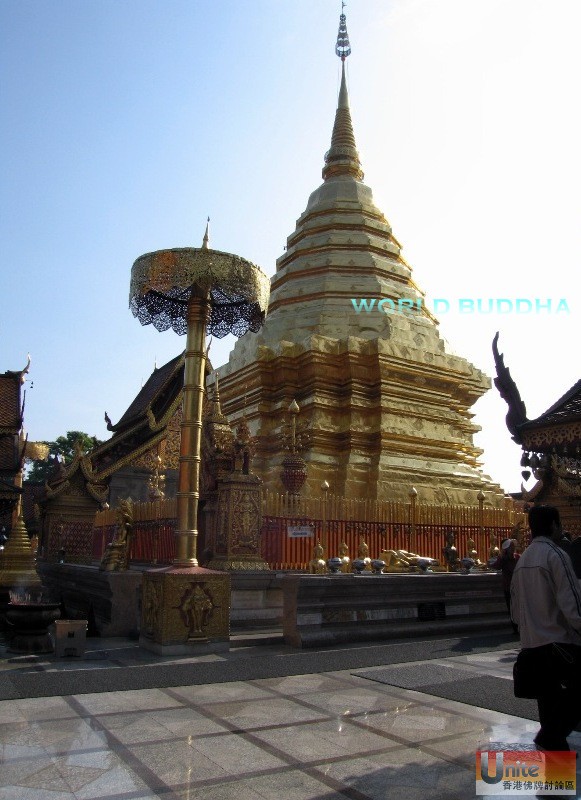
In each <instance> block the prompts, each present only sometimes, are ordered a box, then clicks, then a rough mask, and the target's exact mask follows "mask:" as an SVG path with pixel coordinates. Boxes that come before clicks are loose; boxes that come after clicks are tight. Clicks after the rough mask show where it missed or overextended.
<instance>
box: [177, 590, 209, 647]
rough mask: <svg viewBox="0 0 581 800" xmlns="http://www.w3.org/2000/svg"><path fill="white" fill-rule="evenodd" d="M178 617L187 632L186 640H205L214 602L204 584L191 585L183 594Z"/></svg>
mask: <svg viewBox="0 0 581 800" xmlns="http://www.w3.org/2000/svg"><path fill="white" fill-rule="evenodd" d="M178 609H179V612H180V616H181V618H182V621H183V623H184V625H185V626H186V628H187V631H188V637H187V638H188V639H198V640H199V639H206V638H207V637H206V636H205V634H204V630H205V629H206V628H207V627H208V624H209V622H210V618H211V616H212V612H213V611H214V602H213V600H212V595H211V593H210V590H209V588H208V587H207V586H206V584H204V583H191V584H190V585H189V586H188V587H187V589H186V591H185V592H184V594H183V596H182V598H181V602H180V605H179V606H178Z"/></svg>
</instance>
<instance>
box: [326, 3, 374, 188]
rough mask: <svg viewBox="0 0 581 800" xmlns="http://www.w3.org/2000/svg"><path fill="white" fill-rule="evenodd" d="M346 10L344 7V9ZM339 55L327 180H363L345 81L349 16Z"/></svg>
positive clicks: (343, 27)
mask: <svg viewBox="0 0 581 800" xmlns="http://www.w3.org/2000/svg"><path fill="white" fill-rule="evenodd" d="M343 7H344V5H343ZM335 53H336V54H337V55H338V56H339V58H340V59H341V88H340V89H339V100H338V103H337V111H336V113H335V123H334V125H333V133H332V135H331V148H330V150H329V151H328V152H327V153H326V154H325V166H324V168H323V178H324V179H325V180H326V181H327V180H329V178H334V177H335V176H337V175H352V176H353V177H354V178H355V179H356V180H358V181H361V180H363V177H364V176H363V170H362V169H361V162H360V161H359V153H358V152H357V147H356V145H355V134H354V133H353V123H352V121H351V111H350V109H349V93H348V91H347V81H346V79H345V59H346V58H347V56H349V55H350V54H351V46H350V44H349V35H348V34H347V20H346V17H345V14H341V16H340V18H339V33H338V34H337V44H336V45H335Z"/></svg>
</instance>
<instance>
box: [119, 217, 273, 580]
mask: <svg viewBox="0 0 581 800" xmlns="http://www.w3.org/2000/svg"><path fill="white" fill-rule="evenodd" d="M207 241H208V230H207V228H206V236H205V237H204V245H203V246H202V247H201V248H194V247H183V248H175V249H172V250H157V251H156V252H153V253H146V254H145V255H143V256H140V258H138V259H137V260H136V261H135V263H134V264H133V267H132V269H131V288H130V291H129V306H130V308H131V310H132V312H133V314H134V315H135V316H136V317H137V318H138V319H139V321H140V322H141V324H142V325H149V324H152V325H154V326H155V327H156V328H157V330H158V331H165V330H168V328H172V329H173V330H174V331H175V332H176V333H178V334H184V333H187V341H186V355H185V365H184V390H183V414H182V423H181V438H180V466H179V476H178V492H177V504H178V509H177V511H178V520H177V530H176V537H177V542H176V544H177V548H176V550H177V553H176V564H178V565H184V566H197V565H198V561H197V558H196V553H197V537H198V531H197V517H198V500H199V483H200V448H201V429H202V398H203V393H204V376H205V361H206V354H205V340H206V331H207V332H208V333H210V334H212V335H213V336H216V337H218V338H222V337H224V336H226V335H227V334H228V333H233V334H234V335H236V336H242V335H243V334H245V333H246V332H247V331H254V332H256V331H258V330H260V327H261V326H262V323H263V321H264V317H265V315H266V309H267V307H268V298H269V294H270V281H269V279H268V277H267V275H265V274H264V272H262V270H261V269H260V268H259V267H257V266H256V265H255V264H252V263H251V262H250V261H246V259H244V258H241V257H240V256H237V255H233V254H232V253H223V252H221V251H219V250H210V249H209V248H208V247H207V246H206V245H207Z"/></svg>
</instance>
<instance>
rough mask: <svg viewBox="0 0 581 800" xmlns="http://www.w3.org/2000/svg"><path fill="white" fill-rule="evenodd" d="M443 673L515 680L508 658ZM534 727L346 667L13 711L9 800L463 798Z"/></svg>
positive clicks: (3, 745)
mask: <svg viewBox="0 0 581 800" xmlns="http://www.w3.org/2000/svg"><path fill="white" fill-rule="evenodd" d="M440 663H441V664H442V665H445V664H448V665H450V666H454V667H455V668H458V669H461V670H464V672H465V674H467V675H468V674H471V675H472V676H473V677H474V679H475V680H477V679H478V676H479V675H485V674H490V675H494V676H495V677H497V678H501V679H509V678H510V666H511V663H512V658H511V657H510V656H509V657H507V654H505V653H502V652H495V653H491V654H482V653H480V654H478V656H460V657H457V658H451V659H448V660H441V662H440ZM536 730H537V723H535V722H534V720H526V719H523V718H519V717H514V716H510V715H508V714H503V713H501V712H498V711H491V710H486V709H480V708H478V707H476V706H473V705H465V704H462V703H459V702H455V701H452V700H448V699H443V698H438V697H433V696H431V695H428V694H425V693H422V692H421V691H417V690H414V689H408V688H402V687H398V686H393V685H389V684H386V683H377V682H375V681H370V680H367V679H365V678H362V677H360V676H357V675H354V674H353V673H352V671H350V670H337V671H334V672H326V673H310V674H306V675H291V676H281V677H272V678H265V679H256V680H253V679H249V680H243V681H232V682H229V683H213V684H212V683H209V684H204V685H195V686H179V687H174V688H161V689H160V688H156V689H134V690H128V691H114V692H98V693H94V694H78V695H70V696H66V697H45V698H28V699H14V700H5V701H2V702H0V800H96V799H97V798H104V799H105V798H106V800H146V799H147V798H161V799H162V800H196V799H197V798H200V800H202V798H204V800H265V799H266V800H275V799H276V800H330V799H331V798H347V799H348V800H392V799H393V800H402V798H404V797H405V798H406V800H420V799H421V800H467V798H473V797H474V796H475V795H474V758H475V750H476V749H477V748H481V747H484V746H487V745H489V744H490V743H491V742H506V743H512V742H514V743H516V742H523V743H530V742H531V740H532V737H533V736H534V734H535V732H536ZM572 741H573V742H574V744H578V746H579V749H581V736H579V734H575V735H574V736H573V737H572Z"/></svg>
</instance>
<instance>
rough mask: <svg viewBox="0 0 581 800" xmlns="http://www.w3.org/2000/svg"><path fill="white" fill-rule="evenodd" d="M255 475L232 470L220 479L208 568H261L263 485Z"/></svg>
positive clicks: (263, 564)
mask: <svg viewBox="0 0 581 800" xmlns="http://www.w3.org/2000/svg"><path fill="white" fill-rule="evenodd" d="M261 484H262V481H261V480H260V478H257V477H256V476H255V475H245V474H243V473H241V472H233V473H231V474H230V475H228V477H226V478H224V479H223V480H222V481H221V482H220V486H219V489H218V503H217V511H216V520H215V525H214V535H213V540H212V544H211V549H212V551H213V556H212V560H211V561H210V562H209V564H208V567H209V569H223V570H229V571H232V570H236V571H238V570H242V571H244V572H262V571H266V570H269V569H270V567H269V566H268V564H267V562H266V561H265V560H264V559H263V558H262V557H261V555H260V529H261V526H262V515H261V510H260V505H261V503H260V491H261V489H260V487H261Z"/></svg>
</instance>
